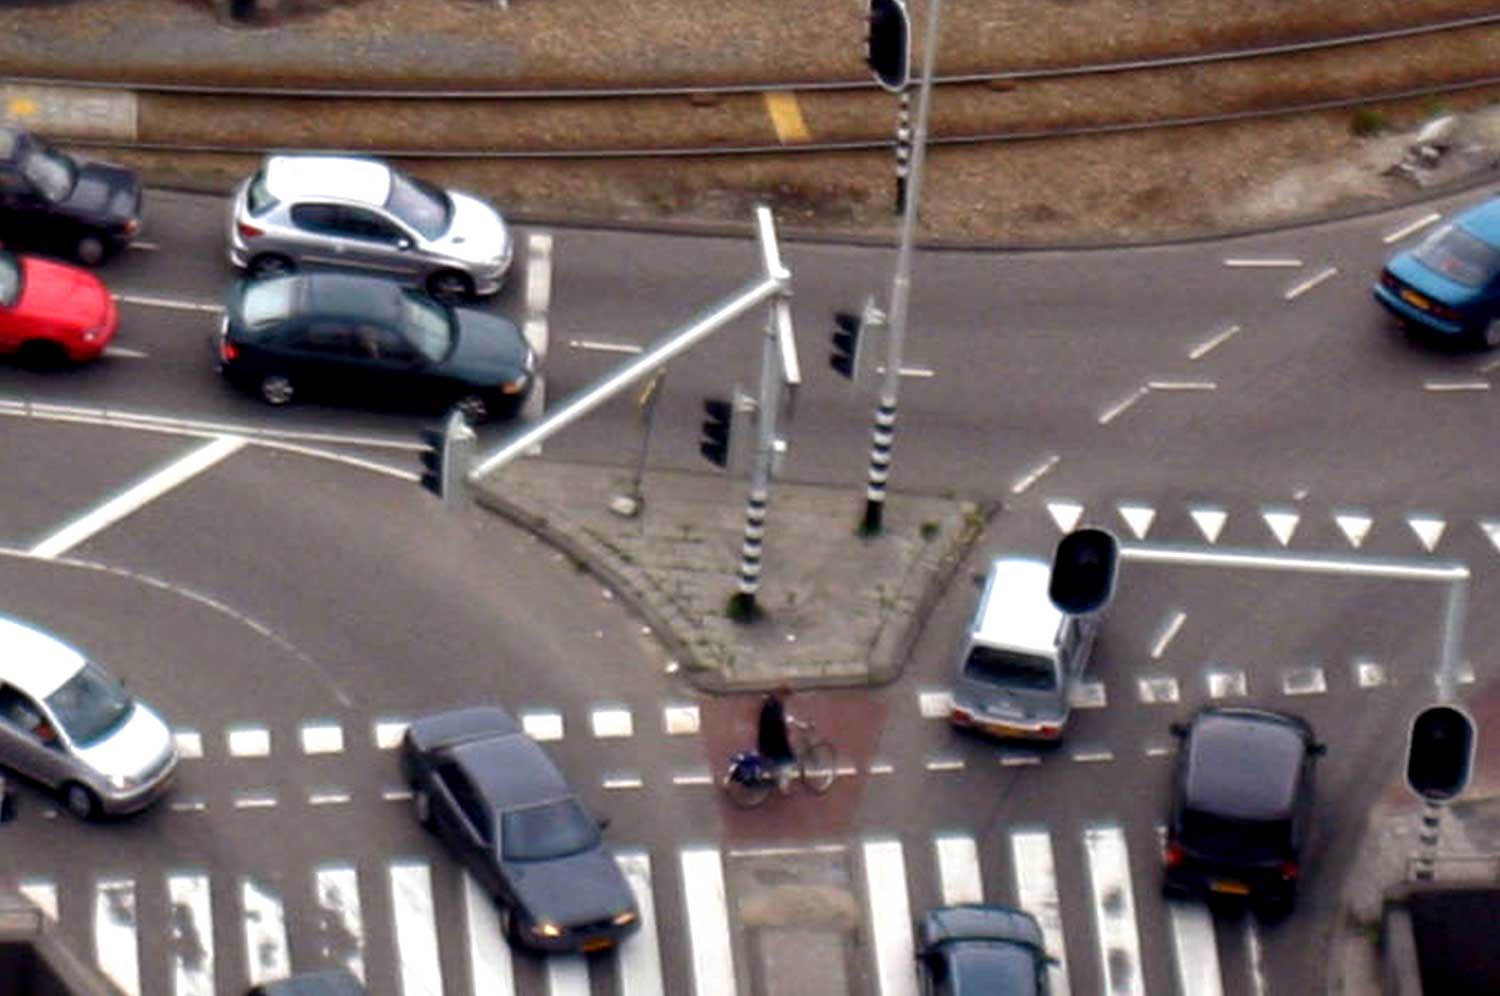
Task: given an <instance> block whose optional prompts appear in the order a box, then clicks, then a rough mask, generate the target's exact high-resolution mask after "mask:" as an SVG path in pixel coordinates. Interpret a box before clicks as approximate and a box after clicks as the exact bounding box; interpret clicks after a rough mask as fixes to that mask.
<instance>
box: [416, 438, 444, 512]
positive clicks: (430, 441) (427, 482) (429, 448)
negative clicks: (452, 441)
mask: <svg viewBox="0 0 1500 996" xmlns="http://www.w3.org/2000/svg"><path fill="white" fill-rule="evenodd" d="M421 440H422V487H424V488H426V489H427V490H428V491H431V492H432V493H433V494H435V495H437V496H438V497H439V498H441V497H443V492H444V490H445V488H446V484H447V482H446V481H445V480H444V477H443V473H444V470H445V465H446V463H447V461H448V433H447V432H446V431H445V429H433V428H424V429H422V430H421Z"/></svg>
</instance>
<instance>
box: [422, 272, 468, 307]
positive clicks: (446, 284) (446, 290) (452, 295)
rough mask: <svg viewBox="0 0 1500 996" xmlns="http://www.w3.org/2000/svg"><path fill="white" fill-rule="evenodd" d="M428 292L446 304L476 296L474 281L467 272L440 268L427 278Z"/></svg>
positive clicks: (456, 302)
mask: <svg viewBox="0 0 1500 996" xmlns="http://www.w3.org/2000/svg"><path fill="white" fill-rule="evenodd" d="M427 293H429V294H431V295H432V296H433V297H435V298H437V299H438V300H439V301H442V302H443V303H445V304H458V303H460V302H462V301H467V300H468V299H469V298H471V297H473V296H474V281H472V280H470V279H469V275H468V274H467V273H460V272H459V271H457V270H439V271H438V272H436V273H434V274H433V275H432V276H430V277H428V278H427Z"/></svg>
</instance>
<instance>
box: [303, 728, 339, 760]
mask: <svg viewBox="0 0 1500 996" xmlns="http://www.w3.org/2000/svg"><path fill="white" fill-rule="evenodd" d="M301 736H302V753H304V754H339V753H342V752H343V750H344V729H343V727H341V726H339V724H337V723H331V722H316V723H304V724H303V725H302V730H301Z"/></svg>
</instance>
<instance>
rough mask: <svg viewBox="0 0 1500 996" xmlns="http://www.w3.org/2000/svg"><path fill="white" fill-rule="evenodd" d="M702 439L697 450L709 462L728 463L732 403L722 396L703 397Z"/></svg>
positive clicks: (732, 415) (732, 423) (732, 421)
mask: <svg viewBox="0 0 1500 996" xmlns="http://www.w3.org/2000/svg"><path fill="white" fill-rule="evenodd" d="M703 413H704V414H705V415H707V416H708V418H706V419H704V420H703V440H702V441H701V442H700V443H699V444H698V451H699V452H700V453H702V454H703V456H704V458H705V459H706V460H708V462H709V463H713V464H717V465H719V466H720V467H727V466H728V465H729V435H730V433H731V431H732V430H733V428H734V405H733V404H731V403H730V402H728V401H725V400H724V399H723V398H704V399H703Z"/></svg>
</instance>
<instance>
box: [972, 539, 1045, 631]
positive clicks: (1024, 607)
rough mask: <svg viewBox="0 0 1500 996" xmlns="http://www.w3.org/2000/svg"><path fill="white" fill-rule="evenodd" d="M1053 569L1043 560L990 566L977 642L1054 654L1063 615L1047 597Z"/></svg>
mask: <svg viewBox="0 0 1500 996" xmlns="http://www.w3.org/2000/svg"><path fill="white" fill-rule="evenodd" d="M1051 575H1052V569H1051V568H1050V567H1048V566H1047V565H1046V564H1044V563H1042V562H1041V561H1040V560H1030V559H1027V558H1021V557H998V558H996V559H995V560H994V561H993V562H992V563H991V564H990V572H989V579H988V581H987V582H986V584H985V592H984V597H983V599H982V600H981V601H980V603H979V610H978V612H977V613H976V618H977V625H976V626H975V633H974V638H975V640H976V641H978V642H981V643H987V644H991V645H994V646H1001V647H1009V648H1011V649H1014V650H1023V651H1030V652H1032V653H1039V654H1050V653H1052V650H1053V646H1054V644H1055V642H1056V640H1057V629H1058V627H1059V626H1061V625H1062V620H1063V614H1062V612H1061V611H1059V610H1058V608H1057V606H1055V605H1053V604H1052V600H1051V599H1050V598H1049V597H1048V596H1047V581H1048V579H1049V578H1050V577H1051Z"/></svg>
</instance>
